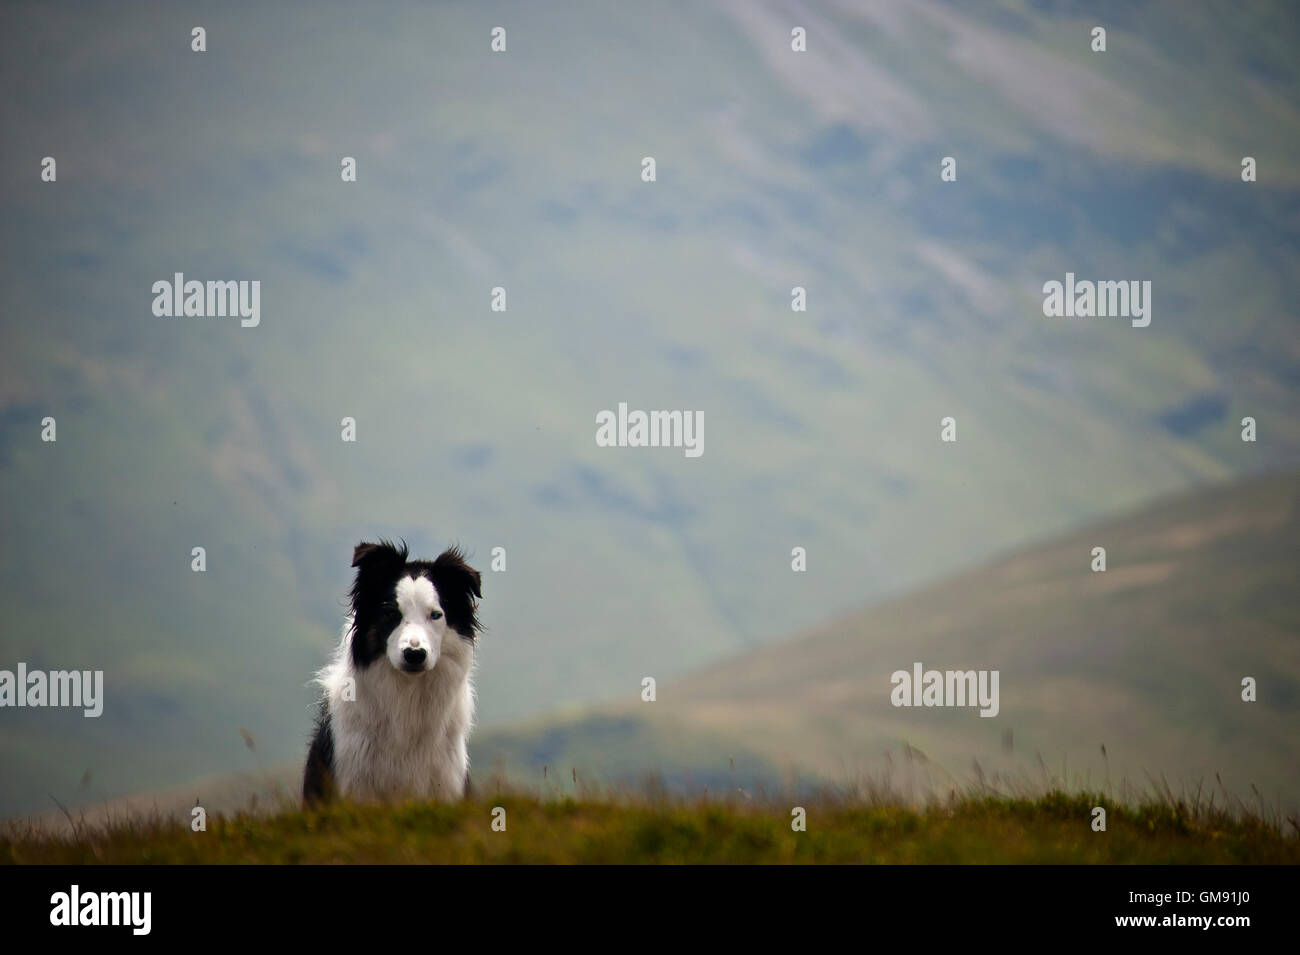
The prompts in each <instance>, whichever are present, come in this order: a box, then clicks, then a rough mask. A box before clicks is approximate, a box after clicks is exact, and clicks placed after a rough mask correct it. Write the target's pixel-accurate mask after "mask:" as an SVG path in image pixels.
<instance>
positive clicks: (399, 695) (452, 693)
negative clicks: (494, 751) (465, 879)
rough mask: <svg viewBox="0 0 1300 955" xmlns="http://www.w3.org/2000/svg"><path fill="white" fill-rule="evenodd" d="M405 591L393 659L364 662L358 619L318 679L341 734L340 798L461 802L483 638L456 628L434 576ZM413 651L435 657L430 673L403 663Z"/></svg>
mask: <svg viewBox="0 0 1300 955" xmlns="http://www.w3.org/2000/svg"><path fill="white" fill-rule="evenodd" d="M396 597H397V605H398V609H399V610H401V613H402V622H401V623H400V624H398V625H397V626H396V627H395V628H394V629H393V632H392V633H391V634H390V635H389V637H388V646H387V650H386V659H377V660H375V661H374V662H373V663H371V664H370V666H368V667H366V668H364V669H362V670H360V671H358V670H357V669H356V667H355V665H354V664H353V661H352V635H353V629H354V628H353V621H352V618H351V617H349V618H348V621H347V624H346V626H345V627H344V630H343V640H342V642H341V643H340V644H339V648H338V650H337V651H336V652H335V654H334V659H333V660H332V661H331V662H330V664H329V665H328V666H326V667H325V668H324V669H323V670H321V671H320V673H319V675H318V676H317V682H318V683H319V684H320V685H321V686H322V687H323V688H324V691H325V698H326V701H327V705H328V707H329V715H330V726H331V731H332V733H333V738H334V783H335V785H336V786H337V787H338V793H339V795H341V796H343V797H344V798H345V799H351V800H355V801H362V802H367V801H369V802H373V801H380V800H395V799H437V800H453V799H459V798H461V797H462V796H463V795H464V791H465V779H466V773H467V772H468V770H469V750H468V746H467V740H468V738H469V733H470V730H471V729H472V728H473V723H474V682H473V666H474V641H473V640H471V639H469V638H467V637H464V636H462V635H461V634H459V633H457V632H456V631H455V630H452V629H450V628H449V627H448V626H447V618H446V615H445V614H442V605H441V603H440V602H439V600H438V593H437V590H436V588H435V587H434V586H433V584H432V582H431V581H429V580H428V579H427V578H424V577H420V578H412V577H403V578H401V579H400V580H399V581H398V583H397V588H396ZM431 612H437V613H438V614H439V617H438V619H436V620H433V619H430V613H431ZM407 649H415V650H419V649H423V650H424V651H426V653H427V654H428V656H427V658H426V659H425V661H424V668H423V670H422V671H421V672H418V673H410V672H407V671H405V670H404V669H403V668H402V666H403V662H402V651H403V650H407Z"/></svg>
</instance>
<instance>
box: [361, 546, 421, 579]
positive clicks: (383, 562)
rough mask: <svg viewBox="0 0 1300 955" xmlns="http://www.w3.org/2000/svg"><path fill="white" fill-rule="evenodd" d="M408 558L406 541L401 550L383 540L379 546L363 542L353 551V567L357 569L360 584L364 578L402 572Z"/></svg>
mask: <svg viewBox="0 0 1300 955" xmlns="http://www.w3.org/2000/svg"><path fill="white" fill-rule="evenodd" d="M406 556H407V551H406V542H405V541H403V542H402V546H401V547H400V548H399V547H396V546H394V545H393V544H392V543H391V542H390V541H386V540H381V541H380V542H379V543H378V544H371V543H368V542H366V541H362V542H361V543H360V544H358V545H357V546H356V548H355V549H353V551H352V566H353V567H355V568H357V581H358V583H359V582H360V581H361V580H362V579H363V578H374V577H377V576H378V575H380V574H384V575H388V574H391V573H394V572H396V571H398V570H401V568H402V567H403V566H404V565H405V564H406Z"/></svg>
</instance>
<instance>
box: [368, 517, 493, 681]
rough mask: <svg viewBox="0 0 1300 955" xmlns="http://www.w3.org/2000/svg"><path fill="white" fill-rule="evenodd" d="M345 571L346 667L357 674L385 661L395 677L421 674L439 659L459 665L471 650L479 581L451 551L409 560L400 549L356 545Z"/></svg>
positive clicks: (475, 630) (456, 552)
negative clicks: (450, 657) (348, 578)
mask: <svg viewBox="0 0 1300 955" xmlns="http://www.w3.org/2000/svg"><path fill="white" fill-rule="evenodd" d="M352 566H353V567H355V568H356V569H357V576H356V580H355V581H353V583H352V595H351V596H352V618H353V631H352V661H353V663H355V664H356V666H357V667H358V668H359V669H364V668H366V667H368V666H369V665H370V664H371V663H373V662H375V661H376V660H378V659H379V658H380V657H387V658H388V662H389V663H390V664H392V666H393V667H394V668H395V669H397V670H401V671H403V672H405V673H412V674H416V673H424V672H426V671H428V670H432V669H433V668H434V667H436V666H437V665H438V660H439V659H440V658H441V657H442V656H443V655H444V654H448V653H451V654H455V656H456V657H457V658H459V657H461V656H463V655H464V654H465V652H466V650H467V649H468V648H469V647H470V646H472V644H473V642H474V636H475V634H477V633H478V631H479V629H480V627H479V622H478V616H477V607H478V605H477V603H476V601H477V600H478V598H480V597H482V596H483V594H482V591H481V590H480V587H481V584H482V577H481V576H480V575H479V572H478V571H477V570H475V569H474V568H473V567H471V566H469V564H467V563H465V556H464V555H463V554H462V553H461V552H460V550H459V548H456V547H452V548H450V549H449V550H446V551H443V553H442V554H441V555H440V556H439V557H438V559H437V560H433V561H426V560H416V561H411V560H408V559H407V550H406V545H405V544H402V546H401V547H400V548H399V547H395V546H394V545H393V544H391V543H389V542H388V541H380V542H379V543H378V544H368V543H361V544H358V545H357V547H356V550H355V551H354V552H353V554H352ZM450 641H455V643H451V642H450ZM462 642H463V643H462Z"/></svg>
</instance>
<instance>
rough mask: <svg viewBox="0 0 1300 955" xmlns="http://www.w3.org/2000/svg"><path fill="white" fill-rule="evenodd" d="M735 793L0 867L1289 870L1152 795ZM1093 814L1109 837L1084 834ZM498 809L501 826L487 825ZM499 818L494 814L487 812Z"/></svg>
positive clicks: (248, 824) (379, 819)
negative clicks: (913, 804)
mask: <svg viewBox="0 0 1300 955" xmlns="http://www.w3.org/2000/svg"><path fill="white" fill-rule="evenodd" d="M803 805H804V807H805V809H806V812H807V829H806V831H803V832H795V831H793V830H792V828H791V818H792V817H791V809H792V803H790V802H789V801H786V802H781V801H779V800H775V799H771V800H765V801H762V802H758V801H754V800H752V799H750V798H749V797H744V796H741V797H732V798H728V799H717V798H695V799H674V798H672V797H670V796H667V795H664V794H662V793H651V792H650V791H649V790H647V791H643V792H641V793H638V794H635V795H628V794H622V795H618V794H600V795H593V796H580V797H579V798H573V797H571V796H559V797H544V796H537V795H532V794H523V793H510V794H504V793H503V794H498V795H496V796H494V797H490V798H478V799H473V800H467V801H464V802H460V803H455V804H436V803H408V804H404V805H400V806H387V807H386V806H359V805H350V804H336V805H333V806H330V807H327V808H324V809H321V810H318V811H309V812H304V811H302V810H300V809H297V808H290V807H285V808H283V809H282V810H280V811H276V812H273V813H270V814H260V815H259V814H256V813H240V814H236V815H233V816H230V817H221V816H216V817H210V818H209V819H208V827H207V831H205V832H193V831H191V829H190V826H189V824H188V823H187V822H185V821H183V820H178V819H176V818H174V817H173V818H166V817H161V816H157V815H154V816H136V817H129V818H121V819H118V820H115V821H112V822H107V823H101V824H98V825H94V826H91V825H89V824H87V823H85V821H84V820H82V821H81V822H80V823H78V822H76V821H74V820H71V818H70V821H72V823H73V827H74V829H73V830H72V831H71V832H65V833H61V834H56V833H52V832H50V831H49V830H41V829H39V828H37V827H34V826H26V827H21V826H19V827H15V826H13V825H11V826H10V827H9V829H8V830H6V831H4V832H0V862H2V863H6V864H97V863H112V864H193V863H202V864H231V863H272V864H299V863H311V864H320V863H324V864H332V863H469V864H479V863H506V864H511V863H530V864H531V863H540V864H549V863H561V864H563V863H596V864H602V863H643V864H665V863H667V864H675V863H686V864H693V863H705V864H710V863H764V864H766V863H777V864H781V863H885V864H900V863H901V864H913V863H930V864H933V863H940V864H943V863H997V864H1001V863H1046V864H1060V863H1087V864H1096V863H1101V864H1114V863H1122V864H1127V863H1144V864H1173V863H1182V864H1187V863H1190V864H1240V863H1264V864H1296V863H1300V837H1298V836H1300V832H1298V831H1297V829H1296V824H1295V821H1294V820H1291V821H1289V822H1288V823H1286V824H1285V825H1286V830H1285V831H1284V829H1283V824H1281V823H1279V822H1275V821H1270V820H1268V819H1266V818H1263V817H1261V816H1259V815H1255V814H1252V813H1249V812H1245V813H1243V812H1241V811H1237V812H1227V811H1224V810H1222V809H1217V808H1213V807H1206V806H1203V805H1197V804H1188V803H1186V802H1182V801H1169V800H1156V801H1151V802H1147V803H1144V804H1141V805H1134V806H1124V805H1117V804H1114V803H1112V802H1110V801H1109V800H1107V799H1105V798H1104V797H1101V796H1098V795H1089V794H1070V795H1066V794H1064V793H1062V792H1059V791H1054V792H1049V793H1046V794H1044V795H1042V796H1040V797H1038V798H1035V799H1028V798H1006V797H995V796H979V795H965V796H954V797H952V798H950V799H948V800H947V801H945V802H941V803H940V802H935V803H932V804H931V805H929V806H927V807H923V808H909V807H907V806H905V805H903V804H890V803H889V802H887V801H882V800H880V799H879V798H874V797H873V798H868V799H865V800H864V799H861V798H842V797H837V796H834V795H827V796H821V797H818V798H817V799H816V800H812V799H809V800H807V801H806V802H804V803H803ZM1094 806H1103V807H1105V808H1106V810H1107V831H1106V832H1094V831H1092V828H1091V819H1092V810H1093V807H1094ZM496 807H500V808H502V809H504V810H505V817H504V818H505V823H506V828H505V831H494V830H493V828H492V821H493V810H494V808H496ZM498 815H499V814H498Z"/></svg>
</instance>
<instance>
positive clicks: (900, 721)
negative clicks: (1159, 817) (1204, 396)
mask: <svg viewBox="0 0 1300 955" xmlns="http://www.w3.org/2000/svg"><path fill="white" fill-rule="evenodd" d="M1097 546H1104V547H1105V548H1106V556H1107V569H1106V571H1105V572H1103V573H1094V572H1093V571H1092V570H1091V569H1090V565H1091V562H1092V557H1091V552H1092V549H1093V548H1094V547H1097ZM1297 581H1300V472H1295V471H1291V472H1286V473H1282V474H1278V475H1274V476H1271V477H1267V478H1258V479H1250V480H1246V481H1241V482H1237V483H1233V484H1229V485H1226V486H1218V487H1213V488H1209V489H1206V490H1202V491H1198V492H1195V493H1192V494H1188V495H1183V496H1178V497H1175V498H1171V499H1168V500H1165V501H1162V502H1159V503H1157V504H1155V505H1152V506H1150V507H1147V508H1144V509H1142V510H1139V511H1135V512H1132V513H1129V514H1127V515H1124V516H1122V517H1119V518H1116V519H1114V520H1111V521H1107V522H1104V523H1101V524H1097V525H1094V526H1091V527H1089V528H1088V529H1086V530H1082V531H1075V532H1073V533H1070V534H1068V535H1065V536H1063V537H1058V538H1055V539H1053V540H1051V541H1050V542H1048V543H1045V544H1042V545H1039V546H1036V547H1033V548H1030V549H1028V550H1023V551H1020V552H1017V553H1014V554H1012V555H1010V556H1007V557H1004V558H1003V559H1000V560H997V561H995V562H993V563H991V564H989V565H987V566H984V567H981V568H979V569H978V570H975V571H971V572H969V573H965V574H962V575H959V576H956V577H953V578H950V579H948V580H945V581H942V582H940V583H937V584H934V585H932V586H929V587H925V588H922V589H921V590H918V591H916V592H914V593H912V594H909V595H907V596H905V597H902V598H899V599H894V600H890V601H887V602H885V603H882V604H880V605H878V606H875V607H873V608H871V609H869V610H866V611H864V612H860V613H855V614H849V615H847V616H844V617H841V618H839V619H837V620H835V621H832V622H830V623H827V624H826V625H824V626H822V627H819V628H817V629H816V630H814V631H812V632H810V633H808V634H807V635H805V636H804V637H802V638H801V639H798V640H796V641H793V642H788V643H782V644H779V645H776V646H771V647H765V648H763V649H760V650H757V651H754V652H752V653H749V654H746V655H743V656H740V657H738V658H736V659H733V660H730V661H727V662H725V663H723V664H720V665H718V666H716V667H713V668H710V669H707V670H703V671H700V672H697V673H694V674H691V675H690V676H688V677H686V678H684V679H682V680H678V681H670V682H667V683H665V684H664V685H662V686H660V687H659V688H658V694H657V696H658V699H657V700H656V702H654V703H643V702H637V703H629V704H626V705H623V706H620V707H608V708H604V709H600V710H595V711H593V712H590V713H588V714H570V715H567V716H564V717H562V718H556V719H554V720H551V721H549V722H547V721H541V720H539V721H535V722H533V723H531V724H525V725H523V726H519V727H515V728H508V729H507V728H502V729H497V730H489V731H486V732H482V733H480V734H479V735H477V736H476V737H475V738H474V750H473V752H474V756H475V758H476V759H477V760H478V761H480V762H483V761H489V762H493V763H495V764H497V765H500V766H503V767H506V768H508V769H510V770H513V771H515V772H516V773H517V774H518V775H520V776H521V777H523V778H528V779H531V778H535V777H536V775H537V774H538V772H539V767H540V765H541V764H542V763H547V764H549V765H550V766H552V767H554V766H557V765H558V766H561V767H568V766H575V767H577V768H578V770H579V772H581V773H584V774H587V775H589V776H590V775H595V776H597V777H600V776H601V775H602V774H603V775H604V777H605V778H614V779H617V778H626V776H627V775H628V774H627V767H629V766H634V767H636V769H637V770H638V771H639V772H641V773H645V772H649V771H657V772H660V773H664V774H669V775H671V776H672V777H673V778H682V779H685V778H688V777H691V776H692V775H694V776H697V777H698V776H701V775H703V776H708V775H712V776H713V777H719V776H724V775H725V774H726V773H730V772H731V771H732V770H731V765H730V764H729V763H728V757H729V756H732V755H734V757H735V760H736V766H737V769H736V772H738V773H739V775H740V777H741V778H742V779H745V780H746V781H748V780H749V779H751V778H758V779H768V780H771V779H772V778H773V775H772V773H771V772H770V767H771V766H772V765H775V766H777V767H780V768H781V769H782V770H784V771H785V772H787V773H798V774H800V775H802V776H803V777H806V778H813V779H816V778H820V779H823V780H829V781H832V782H836V783H839V784H844V785H853V784H858V783H860V782H869V781H871V780H873V779H874V780H876V781H877V782H881V783H883V782H886V781H888V782H890V783H891V784H892V785H893V786H895V787H905V788H906V787H913V786H914V787H916V789H917V791H918V792H919V793H920V794H922V795H928V794H932V793H934V792H943V791H945V790H946V789H947V788H948V787H949V786H951V785H952V784H953V783H954V782H956V783H957V784H959V785H960V784H964V783H967V782H970V781H971V780H974V779H976V778H978V776H979V775H980V774H983V776H984V777H985V778H988V779H992V778H994V777H995V776H996V777H1001V778H1002V779H1003V780H1004V781H1005V782H1004V783H1003V785H1012V781H1017V780H1018V781H1025V780H1037V779H1043V778H1045V774H1046V775H1050V778H1053V779H1058V780H1060V781H1062V782H1065V783H1067V784H1068V785H1071V786H1078V787H1088V786H1090V787H1092V788H1098V787H1100V788H1102V789H1103V790H1104V791H1108V792H1112V793H1113V794H1115V795H1117V796H1118V795H1121V794H1125V795H1128V796H1134V795H1136V794H1137V793H1148V794H1150V793H1152V792H1155V793H1164V792H1166V791H1172V792H1174V793H1178V794H1194V793H1196V792H1198V791H1202V792H1212V791H1213V792H1219V793H1220V799H1222V794H1223V792H1225V791H1226V792H1229V793H1231V794H1232V795H1233V797H1235V798H1236V799H1239V800H1241V801H1242V802H1243V803H1244V804H1245V805H1249V806H1256V807H1259V806H1260V805H1266V806H1270V807H1273V808H1275V809H1276V808H1279V807H1280V808H1284V809H1288V810H1289V811H1290V812H1292V813H1294V812H1295V807H1296V806H1297V805H1300V737H1297V734H1296V727H1297V726H1298V725H1300V694H1297V688H1298V687H1300V640H1298V635H1300V601H1297V599H1296V583H1297ZM916 661H919V662H921V663H922V664H924V665H925V667H926V668H935V669H940V670H946V669H961V670H966V669H976V670H979V669H996V670H998V671H999V672H1000V703H1001V709H1000V712H999V714H998V715H997V716H996V717H995V718H981V717H979V716H978V715H977V711H976V710H972V709H957V708H947V709H944V708H914V707H895V706H893V705H892V704H891V701H890V693H891V690H892V685H891V683H890V675H891V673H892V672H893V671H895V670H900V669H901V670H910V669H911V667H912V664H913V663H914V662H916ZM1246 676H1251V677H1254V678H1255V680H1256V682H1257V685H1258V700H1257V702H1254V703H1246V702H1243V701H1242V699H1241V679H1242V678H1243V677H1246ZM648 740H650V741H652V742H647V741H648ZM680 741H692V743H693V745H692V746H690V747H687V746H682V747H681V748H680V749H677V750H676V752H674V749H675V747H676V745H677V744H678V743H679V742H680ZM705 741H709V745H708V746H706V744H705ZM1103 746H1104V747H1105V754H1104V755H1103V752H1102V747H1103ZM701 751H704V752H705V754H706V755H705V756H704V758H703V759H701V758H699V755H698V754H699V753H700V752H701ZM776 778H778V779H779V778H780V776H779V775H778V776H777V777H776ZM1261 799H1262V800H1263V802H1262V803H1261V802H1260V800H1261Z"/></svg>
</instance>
